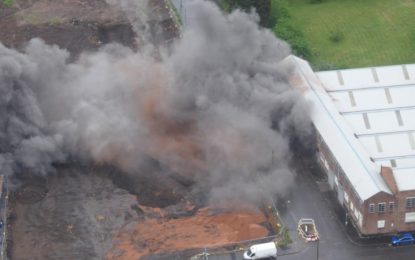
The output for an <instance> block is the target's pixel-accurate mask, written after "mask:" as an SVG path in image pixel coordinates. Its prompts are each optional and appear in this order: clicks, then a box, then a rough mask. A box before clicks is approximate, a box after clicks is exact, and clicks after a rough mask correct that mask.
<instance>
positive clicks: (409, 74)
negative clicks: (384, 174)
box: [316, 64, 415, 191]
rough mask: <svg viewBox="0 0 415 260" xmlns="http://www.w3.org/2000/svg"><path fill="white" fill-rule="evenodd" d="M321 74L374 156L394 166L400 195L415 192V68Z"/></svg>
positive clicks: (377, 159)
mask: <svg viewBox="0 0 415 260" xmlns="http://www.w3.org/2000/svg"><path fill="white" fill-rule="evenodd" d="M339 74H340V75H341V76H342V80H341V82H340V81H339V79H338V75H339ZM316 75H317V77H318V78H319V79H320V81H321V82H322V84H323V86H324V88H325V89H326V91H327V93H328V94H329V96H330V98H331V100H332V102H333V104H334V105H335V107H336V109H337V110H338V112H339V113H340V115H341V117H342V118H343V119H344V121H345V122H347V124H348V126H349V127H350V129H352V131H353V133H355V134H356V136H357V137H358V140H359V142H360V143H361V144H362V145H363V147H364V148H365V150H366V151H367V153H368V154H369V155H370V157H372V158H373V159H374V161H375V162H376V164H377V165H378V166H381V165H383V166H390V167H393V169H394V176H395V179H396V182H397V185H398V188H399V190H401V191H404V190H414V189H415V140H414V138H415V64H409V65H396V66H385V67H375V68H361V69H348V70H340V71H324V72H317V73H316ZM341 83H342V84H341ZM350 96H353V99H354V100H353V101H352V100H351V99H350Z"/></svg>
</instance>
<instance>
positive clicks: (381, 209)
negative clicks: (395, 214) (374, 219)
mask: <svg viewBox="0 0 415 260" xmlns="http://www.w3.org/2000/svg"><path fill="white" fill-rule="evenodd" d="M385 208H386V203H385V202H382V203H378V212H381V213H382V212H385Z"/></svg>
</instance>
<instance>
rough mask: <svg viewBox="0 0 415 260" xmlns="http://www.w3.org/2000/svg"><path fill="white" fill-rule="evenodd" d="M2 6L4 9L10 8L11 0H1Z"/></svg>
mask: <svg viewBox="0 0 415 260" xmlns="http://www.w3.org/2000/svg"><path fill="white" fill-rule="evenodd" d="M3 4H4V5H5V6H6V7H11V6H12V5H13V0H3Z"/></svg>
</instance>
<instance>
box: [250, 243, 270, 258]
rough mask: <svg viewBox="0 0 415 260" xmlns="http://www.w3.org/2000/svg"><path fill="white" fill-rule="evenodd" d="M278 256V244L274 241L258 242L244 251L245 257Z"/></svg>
mask: <svg viewBox="0 0 415 260" xmlns="http://www.w3.org/2000/svg"><path fill="white" fill-rule="evenodd" d="M263 258H277V246H276V245H275V243H274V242H268V243H263V244H256V245H252V246H250V247H249V249H248V251H245V253H244V259H263Z"/></svg>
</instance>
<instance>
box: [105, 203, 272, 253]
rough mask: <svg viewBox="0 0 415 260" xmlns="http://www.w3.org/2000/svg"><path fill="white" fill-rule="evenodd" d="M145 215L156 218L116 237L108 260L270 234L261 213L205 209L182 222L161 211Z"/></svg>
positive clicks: (139, 223)
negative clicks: (219, 211)
mask: <svg viewBox="0 0 415 260" xmlns="http://www.w3.org/2000/svg"><path fill="white" fill-rule="evenodd" d="M146 211H147V213H146V215H153V217H152V218H145V220H143V221H142V222H138V223H131V224H129V225H127V226H125V227H124V228H122V229H121V230H120V231H119V232H118V233H117V234H116V235H115V237H114V240H113V241H114V244H113V248H112V249H111V251H110V252H109V253H108V254H107V259H125V260H127V259H140V258H142V257H143V256H146V255H151V254H156V253H162V252H168V251H173V250H174V251H180V250H185V249H191V248H204V247H211V246H218V245H224V244H229V243H235V242H238V241H244V240H249V239H254V238H261V237H264V236H266V235H268V230H267V229H266V228H264V227H263V226H261V225H260V224H261V223H264V222H265V221H266V219H265V217H264V215H263V214H262V213H261V212H259V211H252V210H233V211H232V212H221V213H213V212H212V211H211V210H210V209H209V208H203V209H200V210H199V211H198V212H197V213H196V214H195V215H194V216H190V217H185V218H180V219H167V218H165V217H163V215H164V214H163V211H162V210H159V209H158V210H157V211H154V210H148V209H147V210H146ZM154 214H156V215H157V214H158V217H154Z"/></svg>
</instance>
